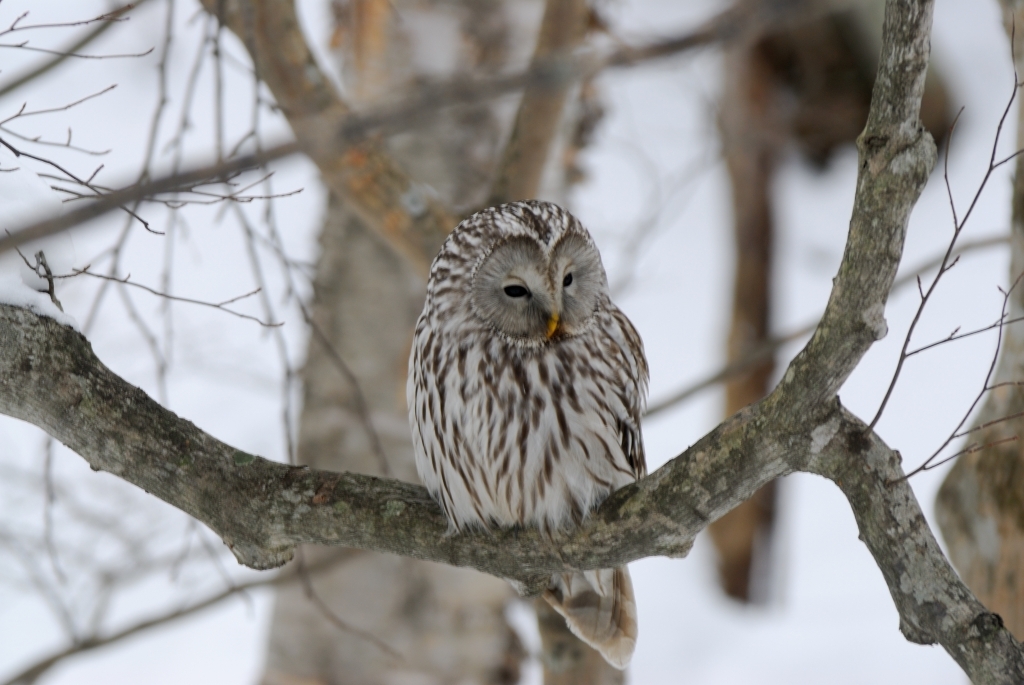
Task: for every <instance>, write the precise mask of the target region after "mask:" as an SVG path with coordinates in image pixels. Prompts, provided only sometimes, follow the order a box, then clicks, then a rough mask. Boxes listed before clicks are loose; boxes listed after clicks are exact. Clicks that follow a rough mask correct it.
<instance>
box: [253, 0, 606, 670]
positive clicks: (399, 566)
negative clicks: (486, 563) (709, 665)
mask: <svg viewBox="0 0 1024 685" xmlns="http://www.w3.org/2000/svg"><path fill="white" fill-rule="evenodd" d="M334 9H335V16H336V20H337V25H336V28H335V32H334V35H333V38H332V47H334V48H335V51H336V52H335V54H336V55H337V57H338V58H339V60H340V64H341V71H342V74H343V80H344V85H345V89H346V96H347V98H348V101H349V104H350V105H352V106H353V107H354V108H356V109H358V108H359V107H361V106H366V105H372V104H375V103H379V102H380V101H382V100H384V99H386V98H388V97H393V96H394V95H395V94H396V93H400V92H402V91H403V90H404V89H405V88H407V87H409V86H411V85H413V84H415V83H416V81H418V80H420V79H423V78H438V77H442V78H443V77H450V76H453V75H455V74H458V73H465V72H470V71H472V72H475V73H481V72H482V73H494V72H497V71H500V70H504V69H508V68H522V67H524V66H526V64H527V63H528V61H529V59H530V55H531V52H530V49H531V47H532V46H533V44H534V43H535V42H538V40H539V44H538V46H537V50H536V52H537V53H542V52H545V51H546V52H547V53H551V52H556V51H558V50H560V49H564V48H565V47H571V45H572V44H575V43H576V42H578V41H579V40H581V39H582V36H583V30H582V23H583V22H582V21H581V16H582V15H583V12H582V10H585V9H586V6H585V4H584V3H583V2H581V1H580V0H568V1H567V0H551V2H549V3H548V5H547V8H546V9H545V5H544V3H543V2H540V1H539V0H536V1H531V2H513V1H511V0H510V1H508V2H499V3H481V2H476V1H474V0H461V1H459V2H426V3H424V2H413V1H409V0H405V1H401V0H400V1H397V2H395V1H390V0H353V1H352V2H350V3H346V4H342V3H335V5H334ZM542 13H543V15H544V16H543V22H542ZM569 18H573V19H574V20H575V22H576V25H577V28H576V29H572V30H566V29H565V26H564V24H565V22H566V21H567V19H569ZM555 20H558V21H555ZM539 25H541V26H542V28H541V29H540V30H539V31H538V26H539ZM545 27H546V30H545ZM552 29H554V30H552ZM538 33H539V34H540V38H539V39H538V38H537V36H538ZM567 97H568V93H567V92H564V91H563V92H561V93H550V92H543V93H538V94H531V92H530V90H529V89H528V90H527V93H526V94H525V95H524V98H523V101H524V105H523V107H521V108H520V109H519V113H518V115H517V112H516V108H515V101H514V99H513V100H510V99H507V98H506V99H504V100H500V101H497V102H495V103H488V104H481V105H471V106H457V107H452V108H449V109H446V110H443V111H441V112H440V113H438V114H436V115H434V116H431V117H429V118H428V119H427V120H425V121H424V122H422V123H420V124H418V125H417V126H415V127H413V128H411V129H409V130H407V131H404V132H403V133H401V134H398V135H395V136H393V137H391V138H390V139H389V140H387V142H386V149H387V150H388V152H389V153H390V154H391V155H393V157H394V158H395V159H396V160H397V161H398V163H399V164H401V166H402V167H403V168H404V169H405V171H406V172H407V173H409V175H410V177H411V178H412V179H413V181H414V182H416V183H418V184H419V192H420V193H422V194H425V195H427V196H435V197H440V198H441V200H442V201H443V202H444V203H445V204H446V205H447V206H448V207H451V208H454V209H455V210H456V211H457V212H458V213H463V214H464V213H468V212H470V211H473V210H475V209H476V208H477V207H479V206H481V205H482V204H483V202H484V201H485V199H487V198H488V197H491V196H492V193H493V191H492V190H491V185H492V179H493V178H494V177H495V176H499V177H500V178H502V179H504V182H503V185H502V189H503V191H504V192H507V189H508V184H509V181H508V179H510V178H511V179H513V181H515V183H514V184H513V191H514V193H515V194H516V196H517V198H518V197H519V196H522V197H534V196H537V195H541V194H542V195H545V196H547V197H549V198H550V199H556V200H561V199H563V198H561V197H558V195H560V194H561V191H562V190H564V186H565V178H566V174H565V173H564V172H563V170H562V166H563V165H562V161H561V157H562V155H560V154H555V153H552V152H551V150H552V149H556V150H557V149H566V148H569V147H570V146H571V145H572V144H573V142H574V140H573V137H572V136H571V135H567V134H571V133H572V126H571V124H572V122H573V117H572V116H571V113H568V114H567V113H566V111H565V109H566V108H565V107H564V103H565V101H566V99H567ZM531 98H533V99H532V100H531ZM528 105H529V106H528ZM541 128H542V129H543V130H541V131H538V129H541ZM510 137H511V138H512V139H513V140H520V139H523V138H525V139H527V140H529V141H530V146H529V148H530V149H529V150H528V152H529V154H528V155H523V154H512V153H513V152H515V151H516V150H519V149H520V148H519V147H518V146H517V147H516V148H515V150H513V146H511V145H508V146H506V145H505V141H506V139H509V138H510ZM503 149H504V154H503ZM523 177H526V180H525V181H523ZM543 181H546V183H544V186H545V187H544V190H543V191H541V190H540V189H539V186H540V185H541V184H542V182H543ZM517 198H512V197H507V198H498V199H517ZM407 209H408V208H407ZM410 211H414V209H413V210H410ZM449 228H451V227H449ZM321 247H322V253H321V256H320V260H319V263H318V266H317V278H316V284H315V300H314V302H313V306H312V310H313V321H314V323H315V327H316V328H315V330H314V331H313V336H312V338H311V340H310V343H309V355H308V360H307V364H306V368H305V370H304V373H303V379H304V382H305V404H304V409H303V414H302V418H301V422H300V441H299V454H300V461H302V463H307V464H310V465H311V466H315V467H317V468H329V469H333V470H338V471H345V470H348V471H359V472H362V473H371V474H381V475H383V474H385V473H386V472H385V466H384V464H383V463H382V458H381V455H380V454H379V452H381V451H382V452H383V454H384V455H385V456H386V468H387V469H388V471H389V472H390V475H392V476H394V477H398V478H401V479H404V480H409V481H412V482H418V480H419V479H418V477H417V476H416V473H415V468H414V464H413V458H412V445H411V442H410V439H409V428H408V419H407V415H406V406H405V377H406V360H407V358H408V354H409V344H410V341H411V332H412V327H413V324H414V323H415V320H416V317H417V315H418V314H419V311H420V309H421V307H422V302H423V293H424V285H425V284H424V282H423V280H422V274H420V275H417V270H416V269H415V268H413V267H412V265H410V263H409V262H408V261H407V260H405V259H403V258H402V256H400V255H399V254H397V253H396V252H395V251H394V250H393V249H391V247H389V245H388V244H387V243H386V241H385V240H382V238H381V237H380V235H379V234H377V233H376V232H374V231H372V230H369V229H368V228H367V227H366V226H365V225H364V223H363V222H362V221H361V220H360V219H359V218H358V217H357V216H356V215H355V214H354V213H353V212H351V211H347V210H346V208H345V207H344V206H343V205H342V203H341V202H340V201H339V200H338V199H337V198H336V197H335V198H332V200H331V203H330V206H329V209H328V214H327V219H326V222H325V225H324V231H323V235H322V236H321ZM430 257H432V255H427V258H428V259H429V258H430ZM317 331H319V332H320V333H322V334H323V338H326V340H320V339H319V337H318V332H317ZM325 342H326V343H328V344H329V345H330V349H329V348H328V345H327V344H325ZM332 350H333V351H332ZM342 362H344V363H345V364H346V365H347V367H348V370H347V371H346V370H345V369H340V368H339V365H340V364H341V363H342ZM349 372H350V373H351V374H352V375H353V376H354V377H355V378H356V379H357V380H358V385H359V387H360V388H362V389H363V390H362V392H363V393H365V396H363V397H360V396H359V392H360V391H359V390H358V389H357V388H356V387H355V386H354V385H353V384H352V383H350V382H349V381H348V380H347V378H346V376H347V374H348V373H349ZM363 403H365V406H366V407H367V409H368V412H367V411H363V410H362V409H361V405H362V404H363ZM367 413H368V415H369V419H370V421H369V423H370V424H372V431H371V430H368V426H367V425H366V423H367V422H366V421H365V420H364V415H365V414H367ZM373 433H376V434H377V436H378V438H374V437H373ZM375 441H379V444H380V445H381V447H382V450H381V449H377V448H376V447H375ZM305 554H306V556H307V557H308V558H311V557H313V556H315V555H317V554H318V552H317V550H313V549H309V550H306V552H305ZM315 592H316V593H317V595H318V596H319V598H321V599H322V600H323V601H324V602H325V603H326V604H327V605H329V607H330V608H331V609H332V610H333V612H334V613H335V614H336V615H337V616H338V617H340V618H341V619H342V620H343V621H344V622H345V623H347V624H350V625H351V626H353V627H354V628H356V629H358V630H360V631H365V632H367V633H370V634H371V635H373V636H374V637H376V638H377V639H379V640H381V641H383V642H384V643H386V644H387V645H388V646H389V647H390V648H392V649H393V650H394V652H396V653H397V655H398V656H396V655H394V654H389V653H388V652H387V651H386V650H384V649H383V648H380V647H378V646H377V645H375V644H374V642H373V641H372V640H369V639H363V638H361V637H359V636H358V635H356V634H353V633H352V632H346V631H344V630H340V629H339V628H338V627H337V626H336V625H335V624H334V623H332V621H331V620H330V619H329V618H328V617H327V616H326V615H325V614H324V612H323V611H322V610H321V609H320V608H318V607H317V606H316V603H315V602H311V601H309V600H308V599H307V597H305V596H304V595H305V590H304V589H303V588H301V587H297V588H294V589H290V590H286V591H283V592H281V593H280V594H279V596H278V601H277V605H276V608H275V615H274V624H273V629H272V633H271V637H270V656H269V659H268V665H267V672H266V675H265V677H264V685H279V684H280V685H286V684H289V683H342V682H345V683H348V682H359V683H395V682H424V683H439V684H440V683H460V684H461V683H514V682H517V681H518V680H519V671H520V662H521V660H522V659H523V657H524V653H523V649H522V646H521V645H520V643H519V641H518V638H517V637H516V635H515V633H514V632H513V631H512V630H511V628H510V627H509V626H508V625H507V623H506V621H505V618H504V608H505V605H506V603H507V602H508V601H509V600H510V599H512V597H513V596H514V593H512V591H511V589H510V587H509V586H508V585H507V584H506V583H504V582H502V581H500V580H497V579H495V578H492V577H488V576H485V575H482V574H479V573H476V572H473V571H466V570H463V569H454V568H448V567H442V566H438V565H435V564H430V563H426V562H419V561H414V560H411V559H402V558H398V557H390V556H380V555H373V554H367V555H365V556H364V557H362V558H360V559H359V560H357V561H355V562H353V563H350V564H347V565H345V566H344V567H343V568H340V569H338V570H337V571H335V572H332V573H330V574H325V576H324V577H323V579H322V580H319V579H318V581H317V587H316V588H315ZM559 620H560V617H559ZM563 625H564V624H563ZM563 629H564V628H563ZM566 632H567V631H566ZM569 638H571V640H574V641H575V640H576V638H575V637H573V636H571V635H569ZM577 642H578V641H577ZM580 646H581V647H582V648H583V649H584V650H587V651H592V650H589V648H587V647H585V646H584V645H582V643H580ZM577 649H578V648H577ZM545 653H547V643H545ZM593 654H594V655H596V652H595V653H593ZM597 659H598V662H600V663H598V664H596V665H595V664H591V670H592V671H593V672H601V671H602V669H606V670H612V671H614V669H609V667H607V665H606V664H604V662H603V660H601V659H600V657H599V656H598V657H597ZM591 661H592V659H591ZM615 673H618V672H617V671H615ZM558 682H562V681H558ZM565 682H569V681H565ZM572 682H598V681H593V680H587V681H580V680H575V681H572ZM608 682H613V681H608ZM618 682H621V678H620V681H618Z"/></svg>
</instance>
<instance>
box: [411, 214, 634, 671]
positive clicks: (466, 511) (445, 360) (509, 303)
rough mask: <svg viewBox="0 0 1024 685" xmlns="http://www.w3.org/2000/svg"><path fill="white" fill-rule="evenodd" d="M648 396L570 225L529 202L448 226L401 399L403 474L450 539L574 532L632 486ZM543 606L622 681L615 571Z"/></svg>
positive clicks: (623, 590)
mask: <svg viewBox="0 0 1024 685" xmlns="http://www.w3.org/2000/svg"><path fill="white" fill-rule="evenodd" d="M646 395H647V361H646V359H645V358H644V353H643V343H642V342H641V340H640V336H639V335H637V333H636V330H635V329H634V328H633V326H632V324H631V323H630V322H629V320H628V319H627V318H626V316H625V315H624V314H623V313H622V312H620V311H619V310H618V308H616V307H615V305H614V304H612V302H611V300H610V298H609V296H608V283H607V278H606V276H605V273H604V267H603V266H602V264H601V258H600V255H599V254H598V252H597V248H596V247H595V246H594V243H593V240H592V239H591V237H590V234H589V233H588V232H587V230H586V229H585V228H583V226H582V225H581V224H580V223H579V221H578V220H577V219H576V218H575V217H573V216H572V215H571V214H569V213H568V212H566V211H565V210H563V209H562V208H560V207H558V206H557V205H554V204H551V203H547V202H538V201H528V202H514V203H510V204H506V205H501V206H500V207H495V208H491V209H486V210H483V211H481V212H478V213H477V214H474V215H473V216H471V217H469V218H468V219H466V220H465V221H463V222H462V223H461V224H459V226H458V227H457V228H456V229H455V230H454V231H453V232H452V234H451V235H450V236H449V238H448V240H447V241H446V242H445V244H444V246H443V247H442V248H441V252H440V254H438V256H437V258H436V259H435V260H434V263H433V265H432V266H431V270H430V281H429V283H428V285H427V299H426V304H425V305H424V308H423V313H422V314H421V315H420V318H419V321H418V322H417V324H416V333H415V338H414V341H413V349H412V354H411V355H410V359H409V380H408V386H407V396H408V401H409V418H410V423H411V426H412V432H413V444H414V446H415V451H416V465H417V469H418V471H419V474H420V477H421V478H422V479H423V482H424V484H425V485H426V486H427V488H428V489H429V490H430V492H431V493H432V494H433V496H434V497H435V498H436V499H437V501H438V502H439V503H440V505H441V507H442V508H443V509H444V511H445V513H446V514H447V516H448V520H449V521H450V523H451V527H452V529H453V531H457V530H460V529H462V528H464V527H467V526H484V527H486V526H514V525H527V526H537V527H539V528H540V529H541V530H542V531H544V532H545V533H547V534H549V535H556V534H557V533H558V531H559V530H561V529H564V528H566V527H567V526H570V525H578V524H579V523H580V522H581V521H582V520H583V519H584V517H586V515H587V514H588V513H589V512H590V511H592V510H593V509H594V508H595V507H597V506H598V505H599V504H600V503H601V501H603V500H604V499H605V498H606V497H607V496H608V495H609V494H610V493H611V492H613V491H614V490H616V489H618V488H620V487H622V486H623V485H626V484H628V483H631V482H633V481H635V480H636V479H637V478H640V477H642V476H643V475H644V474H645V472H646V465H645V462H644V451H643V440H642V437H641V434H640V417H641V415H642V414H643V408H644V403H645V398H646ZM545 598H546V599H547V600H548V601H549V602H550V603H551V605H552V606H553V607H554V608H555V609H556V610H557V611H558V612H559V613H561V614H562V615H563V616H565V618H566V622H567V623H568V625H569V627H570V628H571V629H572V630H573V632H574V633H575V634H576V635H578V636H579V637H580V638H581V639H583V640H584V641H585V642H587V643H588V644H590V645H591V646H593V647H594V648H595V649H598V650H599V651H600V652H601V653H602V655H604V657H605V658H606V659H607V660H608V661H609V663H611V664H613V665H614V666H617V667H619V668H623V667H625V665H626V664H627V663H628V662H629V659H630V657H631V656H632V653H633V648H634V646H635V644H636V635H637V625H636V606H635V602H634V599H633V589H632V585H631V583H630V579H629V573H628V571H627V570H626V568H625V567H621V568H616V569H604V570H598V571H586V572H573V573H563V574H556V575H554V576H553V577H552V581H551V586H550V587H549V589H548V591H547V592H546V593H545Z"/></svg>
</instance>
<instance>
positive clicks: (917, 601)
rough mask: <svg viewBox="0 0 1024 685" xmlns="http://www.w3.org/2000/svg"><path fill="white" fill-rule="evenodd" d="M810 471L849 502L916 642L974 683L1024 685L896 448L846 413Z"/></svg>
mask: <svg viewBox="0 0 1024 685" xmlns="http://www.w3.org/2000/svg"><path fill="white" fill-rule="evenodd" d="M837 424H838V425H839V430H837V431H836V432H835V434H834V437H832V438H831V439H830V440H829V442H828V444H827V445H825V446H824V449H822V451H821V453H820V455H819V456H818V457H817V458H816V459H814V460H813V461H812V462H811V464H810V468H809V470H810V471H811V472H813V473H817V474H819V475H822V476H825V477H826V478H829V479H830V480H832V481H834V482H835V483H836V485H838V486H839V488H840V489H841V490H842V491H843V494H844V495H846V497H847V499H848V500H849V502H850V507H851V508H852V509H853V514H854V516H855V517H856V519H857V526H858V528H860V538H861V540H863V541H864V544H865V545H867V548H868V550H870V551H871V555H872V556H873V557H874V558H875V562H876V563H877V564H878V568H879V569H880V570H881V571H882V575H883V576H885V582H886V584H887V585H888V586H889V593H890V594H891V595H892V600H893V602H894V603H895V604H896V609H897V610H898V611H899V613H900V630H901V631H902V632H903V635H904V636H905V637H906V638H907V639H908V640H910V641H911V642H916V643H919V644H934V643H938V644H941V645H942V646H943V647H944V648H945V649H946V651H947V652H949V655H950V656H951V657H953V659H955V660H956V662H957V663H958V664H960V666H961V667H962V668H963V669H964V671H965V672H966V673H967V675H968V676H970V678H971V681H972V682H973V683H975V685H982V683H1006V684H1009V683H1022V682H1024V651H1022V649H1021V645H1020V643H1019V642H1017V640H1015V639H1014V637H1013V635H1011V634H1010V631H1009V630H1007V629H1006V628H1005V627H1003V620H1002V619H1001V618H1000V617H999V616H998V615H997V614H993V613H991V612H990V611H988V609H986V608H985V607H984V605H982V603H981V602H979V601H978V599H977V598H976V597H975V596H974V595H973V594H972V593H971V591H970V590H969V589H968V588H967V586H966V585H964V583H963V582H962V581H961V580H960V577H959V576H957V574H956V572H955V571H954V570H953V567H952V566H950V564H949V562H948V561H947V559H946V557H945V555H943V553H942V549H941V548H940V547H939V543H938V542H937V541H936V540H935V536H934V535H933V534H932V531H931V529H930V528H929V527H928V523H927V521H926V520H925V518H924V514H923V513H922V512H921V507H920V505H919V504H918V502H917V498H916V497H915V496H914V491H913V490H912V489H911V488H910V484H909V482H908V481H907V479H906V477H905V476H904V474H903V469H902V468H901V467H900V461H901V460H900V454H899V452H896V451H893V450H891V449H890V448H889V447H887V446H886V445H885V444H884V443H883V442H882V440H881V439H880V438H879V437H878V436H877V435H875V434H874V433H871V432H869V429H868V427H867V426H866V424H864V422H862V421H861V420H860V419H858V418H856V417H855V416H853V415H852V414H850V413H849V412H847V411H846V410H845V409H840V411H839V414H838V415H837Z"/></svg>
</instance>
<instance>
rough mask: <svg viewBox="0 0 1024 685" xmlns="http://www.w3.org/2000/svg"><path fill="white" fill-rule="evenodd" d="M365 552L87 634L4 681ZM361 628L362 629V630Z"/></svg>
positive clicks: (32, 676) (12, 684) (30, 677)
mask: <svg viewBox="0 0 1024 685" xmlns="http://www.w3.org/2000/svg"><path fill="white" fill-rule="evenodd" d="M360 554H362V550H358V549H342V550H337V551H336V552H334V553H332V554H330V555H328V556H326V557H325V558H323V559H320V560H318V561H317V562H315V563H311V564H306V565H305V566H304V567H303V568H302V569H299V568H298V565H295V566H294V567H292V568H289V569H287V570H286V571H284V572H282V573H278V574H276V575H273V576H270V577H263V578H258V579H256V580H250V581H248V582H245V583H238V584H237V585H234V586H232V587H229V588H226V589H225V590H222V591H221V592H218V593H216V594H214V595H211V596H209V597H207V598H205V599H202V600H199V601H198V602H195V603H194V604H190V605H189V606H187V607H183V608H181V609H176V610H174V611H170V612H167V613H163V614H158V615H156V616H153V617H151V618H147V619H144V620H142V621H138V622H136V623H133V624H132V625H130V626H128V627H127V628H122V629H121V630H118V631H115V632H113V633H109V634H107V635H102V636H92V637H87V638H84V639H82V640H80V641H78V642H76V643H74V644H72V645H71V646H70V647H68V648H66V649H63V650H60V651H58V652H54V653H53V654H51V655H49V656H47V657H44V658H42V659H40V660H39V661H37V662H36V663H34V664H32V665H31V666H29V667H28V668H26V669H24V670H22V671H21V672H20V673H18V674H17V675H15V676H14V677H13V678H10V679H9V680H6V681H4V683H3V685H30V683H34V682H35V681H36V680H38V679H39V678H40V676H42V675H43V674H44V673H46V672H47V671H49V670H50V669H51V668H53V667H54V666H56V665H57V664H59V663H60V662H62V661H64V660H65V659H68V658H70V657H73V656H77V655H79V654H83V653H85V652H91V651H92V650H94V649H98V648H100V647H106V646H108V645H111V644H114V643H116V642H120V641H121V640H124V639H125V638H127V637H131V636H133V635H136V634H138V633H142V632H145V631H147V630H149V629H150V628H156V627H157V626H163V625H166V624H168V623H173V622H174V621H177V620H179V619H182V618H186V617H188V616H192V615H193V614H196V613H198V612H200V611H204V610H206V609H209V608H210V607H214V606H216V605H218V604H220V603H221V602H223V601H224V600H226V599H230V598H231V597H234V596H236V595H239V594H242V593H244V592H247V591H248V590H254V589H257V588H263V587H280V586H282V585H286V584H288V583H294V582H296V581H302V582H305V580H304V578H308V576H309V574H315V573H319V572H322V571H326V570H329V569H332V568H335V567H336V566H338V565H339V564H342V563H346V562H348V561H350V560H352V559H354V558H355V557H357V556H359V555H360ZM358 632H361V631H358Z"/></svg>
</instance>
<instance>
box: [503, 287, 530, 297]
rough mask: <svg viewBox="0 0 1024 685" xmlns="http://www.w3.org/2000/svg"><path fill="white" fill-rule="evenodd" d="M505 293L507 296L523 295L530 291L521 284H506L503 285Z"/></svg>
mask: <svg viewBox="0 0 1024 685" xmlns="http://www.w3.org/2000/svg"><path fill="white" fill-rule="evenodd" d="M505 294H506V295H508V296H509V297H524V296H526V295H529V294H530V291H529V290H527V289H526V288H524V287H523V286H521V285H507V286H505Z"/></svg>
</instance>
